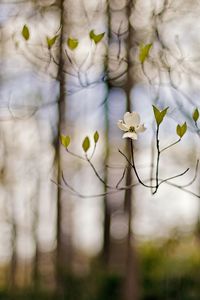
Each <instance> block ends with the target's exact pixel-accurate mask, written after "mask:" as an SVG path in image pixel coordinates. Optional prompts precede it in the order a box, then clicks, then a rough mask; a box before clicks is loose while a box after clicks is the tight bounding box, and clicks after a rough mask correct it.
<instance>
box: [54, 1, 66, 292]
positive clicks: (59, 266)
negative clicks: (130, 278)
mask: <svg viewBox="0 0 200 300" xmlns="http://www.w3.org/2000/svg"><path fill="white" fill-rule="evenodd" d="M64 3H65V0H60V3H59V7H60V32H61V33H60V44H59V66H58V81H59V99H58V134H57V141H56V155H57V176H58V180H57V181H58V183H60V182H61V172H62V169H63V168H62V155H61V146H60V135H61V133H62V132H63V127H64V125H65V109H66V107H65V95H66V80H65V73H64V69H63V68H64V51H63V43H64V31H65V5H64ZM62 242H63V239H62V190H61V189H60V188H58V190H57V255H56V270H57V271H56V272H57V284H58V288H59V290H61V289H62V276H61V275H62V270H63V268H64V267H65V266H64V265H63V245H62Z"/></svg>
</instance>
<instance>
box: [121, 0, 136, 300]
mask: <svg viewBox="0 0 200 300" xmlns="http://www.w3.org/2000/svg"><path fill="white" fill-rule="evenodd" d="M131 4H132V3H131V1H130V0H129V3H128V5H127V18H128V19H129V17H130V13H131V9H132V5H131ZM132 34H133V32H132V30H131V26H130V21H129V22H128V37H127V40H126V49H127V66H128V69H127V80H126V83H125V85H124V90H125V92H126V99H127V102H126V111H128V112H131V111H132V103H131V89H132V86H133V82H132V79H131V74H130V68H131V59H130V51H131V48H132V43H131V38H132ZM126 153H128V155H129V157H128V158H129V160H131V155H130V141H129V139H127V142H126ZM132 179H133V176H132V169H131V167H130V166H129V167H128V169H127V175H126V185H130V184H131V183H132ZM133 201H134V190H133V189H130V190H126V191H125V202H124V204H125V213H127V217H128V234H127V252H126V273H125V277H126V278H125V289H124V299H125V300H137V299H138V297H139V293H138V292H139V291H138V268H137V258H136V249H135V245H134V244H133V240H134V237H133V232H132V219H133V213H132V211H133Z"/></svg>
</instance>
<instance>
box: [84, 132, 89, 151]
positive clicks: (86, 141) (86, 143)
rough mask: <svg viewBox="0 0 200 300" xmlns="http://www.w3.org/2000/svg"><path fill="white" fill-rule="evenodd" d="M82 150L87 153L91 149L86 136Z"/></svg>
mask: <svg viewBox="0 0 200 300" xmlns="http://www.w3.org/2000/svg"><path fill="white" fill-rule="evenodd" d="M82 148H83V150H84V151H85V152H87V151H88V149H89V148H90V140H89V137H88V136H86V137H85V139H84V140H83V144H82Z"/></svg>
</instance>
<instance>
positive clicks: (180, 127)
mask: <svg viewBox="0 0 200 300" xmlns="http://www.w3.org/2000/svg"><path fill="white" fill-rule="evenodd" d="M186 131H187V123H186V122H185V123H184V124H183V125H179V124H178V125H177V127H176V133H177V135H178V136H179V137H180V138H182V137H183V136H184V134H185V133H186Z"/></svg>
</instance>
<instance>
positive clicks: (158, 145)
mask: <svg viewBox="0 0 200 300" xmlns="http://www.w3.org/2000/svg"><path fill="white" fill-rule="evenodd" d="M156 149H157V161H156V188H155V191H154V192H153V194H155V193H156V192H157V190H158V187H159V182H158V175H159V162H160V142H159V125H157V129H156Z"/></svg>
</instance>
